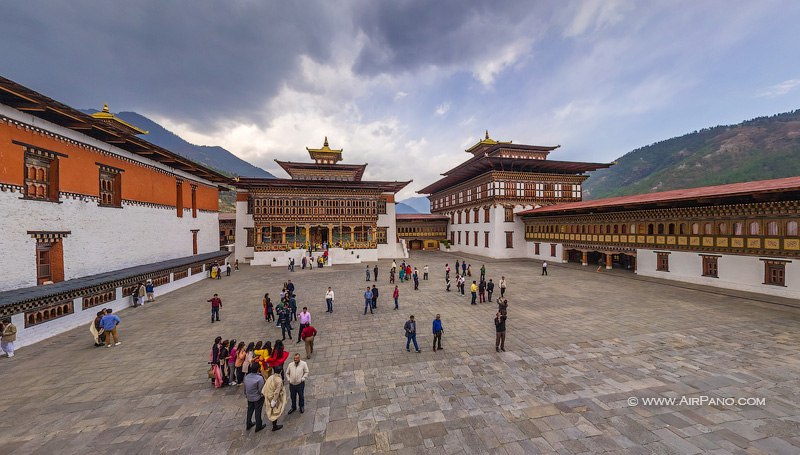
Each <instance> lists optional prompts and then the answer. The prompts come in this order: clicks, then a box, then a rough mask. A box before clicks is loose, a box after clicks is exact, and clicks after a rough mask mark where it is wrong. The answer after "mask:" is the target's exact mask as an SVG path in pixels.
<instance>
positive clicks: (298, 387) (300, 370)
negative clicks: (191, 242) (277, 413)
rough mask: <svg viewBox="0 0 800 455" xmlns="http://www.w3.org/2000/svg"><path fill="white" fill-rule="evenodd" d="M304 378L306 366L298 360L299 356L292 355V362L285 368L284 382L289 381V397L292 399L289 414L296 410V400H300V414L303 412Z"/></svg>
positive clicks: (306, 375)
mask: <svg viewBox="0 0 800 455" xmlns="http://www.w3.org/2000/svg"><path fill="white" fill-rule="evenodd" d="M306 378H308V364H306V363H305V362H304V361H302V360H300V354H295V355H294V362H292V363H290V364H289V366H288V367H286V380H287V381H289V395H290V396H291V398H292V409H290V410H289V414H291V413H293V412H294V411H296V410H297V398H298V397H299V398H300V414H302V413H303V412H305V407H306V399H305V389H306Z"/></svg>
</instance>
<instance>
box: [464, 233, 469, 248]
mask: <svg viewBox="0 0 800 455" xmlns="http://www.w3.org/2000/svg"><path fill="white" fill-rule="evenodd" d="M464 245H467V246H469V231H464Z"/></svg>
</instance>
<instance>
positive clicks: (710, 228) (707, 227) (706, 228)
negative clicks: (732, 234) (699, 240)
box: [703, 223, 714, 235]
mask: <svg viewBox="0 0 800 455" xmlns="http://www.w3.org/2000/svg"><path fill="white" fill-rule="evenodd" d="M703 234H705V235H712V234H714V225H713V224H711V223H704V224H703Z"/></svg>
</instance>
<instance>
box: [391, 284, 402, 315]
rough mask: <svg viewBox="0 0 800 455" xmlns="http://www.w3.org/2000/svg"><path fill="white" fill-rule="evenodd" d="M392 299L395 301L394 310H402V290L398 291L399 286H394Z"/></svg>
mask: <svg viewBox="0 0 800 455" xmlns="http://www.w3.org/2000/svg"><path fill="white" fill-rule="evenodd" d="M392 298H393V299H394V309H395V310H397V309H399V308H400V306H399V304H398V302H399V300H400V289H398V287H397V285H396V284H395V285H394V291H393V292H392Z"/></svg>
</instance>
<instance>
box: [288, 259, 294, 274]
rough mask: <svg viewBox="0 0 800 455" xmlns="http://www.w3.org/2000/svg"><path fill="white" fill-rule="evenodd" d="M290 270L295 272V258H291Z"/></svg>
mask: <svg viewBox="0 0 800 455" xmlns="http://www.w3.org/2000/svg"><path fill="white" fill-rule="evenodd" d="M289 270H290V271H292V272H294V258H291V259H289Z"/></svg>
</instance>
